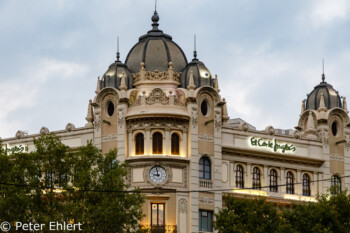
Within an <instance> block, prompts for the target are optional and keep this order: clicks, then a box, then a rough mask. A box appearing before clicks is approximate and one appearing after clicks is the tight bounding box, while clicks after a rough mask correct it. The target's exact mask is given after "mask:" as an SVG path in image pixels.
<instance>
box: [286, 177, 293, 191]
mask: <svg viewBox="0 0 350 233" xmlns="http://www.w3.org/2000/svg"><path fill="white" fill-rule="evenodd" d="M286 193H288V194H294V175H293V173H292V172H287V177H286Z"/></svg>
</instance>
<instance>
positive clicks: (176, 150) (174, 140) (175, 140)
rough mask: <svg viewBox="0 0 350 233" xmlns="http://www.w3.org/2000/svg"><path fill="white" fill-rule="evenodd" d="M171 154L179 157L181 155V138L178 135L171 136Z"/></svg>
mask: <svg viewBox="0 0 350 233" xmlns="http://www.w3.org/2000/svg"><path fill="white" fill-rule="evenodd" d="M171 154H172V155H179V154H180V137H179V135H178V134H177V133H173V134H172V135H171Z"/></svg>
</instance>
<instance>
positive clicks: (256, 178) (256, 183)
mask: <svg viewBox="0 0 350 233" xmlns="http://www.w3.org/2000/svg"><path fill="white" fill-rule="evenodd" d="M253 189H259V190H260V189H261V177H260V169H259V168H257V167H254V168H253Z"/></svg>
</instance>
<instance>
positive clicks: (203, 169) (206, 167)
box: [198, 156, 211, 180]
mask: <svg viewBox="0 0 350 233" xmlns="http://www.w3.org/2000/svg"><path fill="white" fill-rule="evenodd" d="M206 162H207V163H206ZM198 165H199V168H198V172H199V179H204V180H211V161H210V159H209V158H208V156H202V157H201V158H200V159H199V163H198ZM201 173H202V174H201Z"/></svg>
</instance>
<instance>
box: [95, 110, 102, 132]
mask: <svg viewBox="0 0 350 233" xmlns="http://www.w3.org/2000/svg"><path fill="white" fill-rule="evenodd" d="M95 119H96V120H95V121H94V124H95V129H96V131H100V128H101V116H100V114H99V113H96V115H95Z"/></svg>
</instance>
